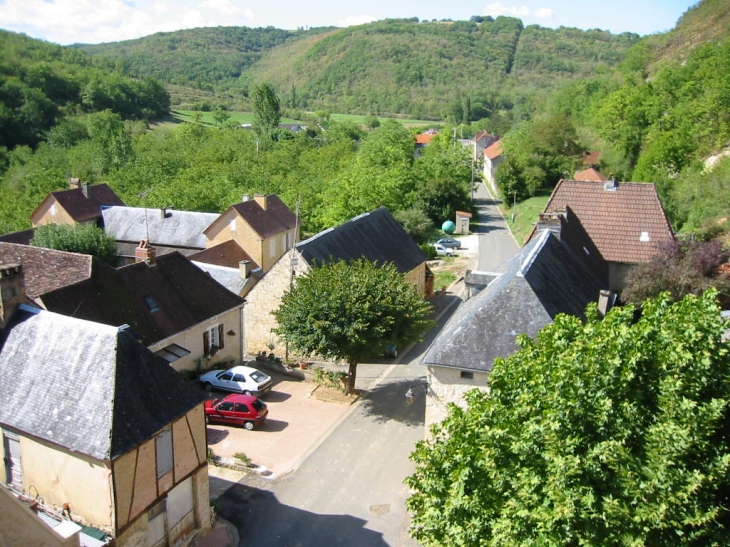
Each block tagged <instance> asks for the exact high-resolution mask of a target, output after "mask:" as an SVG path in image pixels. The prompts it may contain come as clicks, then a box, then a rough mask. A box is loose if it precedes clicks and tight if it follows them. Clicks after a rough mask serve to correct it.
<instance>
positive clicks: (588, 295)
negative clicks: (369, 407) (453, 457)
mask: <svg viewBox="0 0 730 547" xmlns="http://www.w3.org/2000/svg"><path fill="white" fill-rule="evenodd" d="M477 277H479V278H480V279H481V281H482V283H484V285H485V286H484V287H483V288H482V289H481V290H480V291H479V292H476V294H474V295H473V296H471V298H469V299H468V300H467V301H466V302H464V303H463V304H462V305H461V306H460V307H459V308H458V309H457V310H456V312H454V314H453V315H452V316H451V318H450V319H449V321H448V322H447V323H446V325H445V326H444V328H443V329H442V330H441V332H440V333H439V335H438V336H437V337H436V339H435V340H434V341H433V343H432V344H431V346H430V347H429V349H428V350H427V352H426V353H425V355H424V356H423V359H422V363H423V364H424V365H426V366H427V367H428V393H427V397H426V431H429V430H430V426H431V424H434V423H436V422H440V421H441V420H443V419H444V418H445V417H446V412H447V405H448V403H456V404H463V395H464V393H465V392H467V391H469V390H471V389H474V388H478V389H483V390H488V389H489V381H488V380H489V373H490V372H491V370H492V367H493V366H494V361H495V359H497V358H499V357H507V356H509V355H511V354H512V353H514V352H515V351H516V350H517V349H518V346H517V343H516V340H517V336H518V335H520V334H526V335H528V336H531V337H535V336H536V335H537V333H538V332H539V331H540V329H542V328H543V327H544V326H545V325H547V324H549V323H551V322H552V321H553V319H554V318H555V316H556V315H557V314H559V313H567V314H570V315H574V316H577V317H585V309H586V307H587V306H588V305H589V304H590V303H598V302H599V300H601V303H602V305H603V309H604V310H607V309H608V307H609V304H610V303H611V302H613V296H612V295H611V294H610V293H608V291H602V289H604V285H603V284H602V283H601V282H600V281H599V280H598V279H597V278H596V276H594V275H593V274H592V272H591V271H590V270H589V269H588V267H587V266H586V265H585V264H584V263H583V262H582V261H581V260H580V259H579V258H578V257H577V256H576V255H575V254H574V253H573V252H572V251H571V250H570V249H569V248H568V246H567V245H565V244H564V243H563V242H561V241H560V240H559V239H558V237H556V236H555V235H554V234H553V233H551V232H550V231H544V232H542V233H540V234H539V235H538V236H537V237H536V238H535V239H533V241H531V242H530V243H529V244H528V245H526V246H525V247H524V248H522V249H520V250H519V251H518V252H517V253H515V254H514V255H513V256H512V257H511V258H509V259H508V260H507V261H506V262H504V263H503V264H502V265H501V266H500V267H499V268H498V269H497V270H496V271H495V272H489V273H486V272H482V273H481V274H480V275H479V276H477Z"/></svg>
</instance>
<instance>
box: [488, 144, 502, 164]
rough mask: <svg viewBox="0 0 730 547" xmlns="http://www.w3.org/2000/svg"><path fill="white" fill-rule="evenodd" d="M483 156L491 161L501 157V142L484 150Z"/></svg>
mask: <svg viewBox="0 0 730 547" xmlns="http://www.w3.org/2000/svg"><path fill="white" fill-rule="evenodd" d="M484 155H485V156H486V157H487V158H489V159H490V160H493V159H494V158H497V157H499V156H501V155H502V141H497V142H495V143H494V144H492V145H491V146H489V147H487V148H486V149H485V150H484Z"/></svg>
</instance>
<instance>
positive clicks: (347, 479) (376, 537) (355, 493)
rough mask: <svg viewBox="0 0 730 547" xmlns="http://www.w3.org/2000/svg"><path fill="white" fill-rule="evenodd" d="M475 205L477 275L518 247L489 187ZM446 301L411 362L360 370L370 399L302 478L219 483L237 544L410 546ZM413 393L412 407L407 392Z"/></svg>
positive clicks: (406, 358) (304, 468)
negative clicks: (435, 344) (411, 493)
mask: <svg viewBox="0 0 730 547" xmlns="http://www.w3.org/2000/svg"><path fill="white" fill-rule="evenodd" d="M475 199H476V200H477V205H478V208H479V211H480V216H479V229H478V233H479V260H478V266H477V268H478V269H479V270H482V271H492V270H494V269H495V268H496V267H497V266H498V265H499V264H501V263H502V262H503V261H504V260H506V259H507V258H508V257H509V256H511V255H512V254H513V253H514V252H516V251H517V249H518V246H517V243H516V241H515V240H514V238H513V237H512V235H511V233H510V232H509V230H508V229H507V226H506V224H505V222H504V219H503V218H502V217H501V215H500V213H499V210H498V209H497V206H496V204H497V202H496V201H495V200H493V199H492V198H491V197H490V196H489V194H488V193H487V191H486V189H485V188H484V187H483V186H482V185H480V187H479V190H478V191H477V192H476V195H475ZM440 298H444V299H446V300H443V301H442V305H443V304H444V303H448V304H453V305H447V306H445V312H444V313H443V314H442V315H441V317H440V319H439V326H438V327H436V328H435V329H433V330H432V331H431V332H430V333H429V335H428V336H427V338H426V340H424V342H422V343H420V344H418V345H416V346H414V347H413V348H411V349H410V351H409V352H408V354H407V355H401V356H400V359H399V361H400V362H402V363H405V364H400V365H395V366H389V365H383V364H379V365H367V364H361V365H359V366H358V383H357V387H358V388H359V389H365V390H367V396H366V397H365V398H363V399H361V401H359V402H358V403H357V404H356V405H354V406H353V407H352V408H351V410H350V411H349V412H348V413H346V414H345V417H344V419H343V420H342V421H341V422H340V424H339V425H338V426H337V427H336V428H334V429H333V430H332V432H331V434H330V435H329V436H327V438H326V439H324V440H323V441H322V443H321V444H320V445H319V446H318V447H317V448H316V449H314V450H313V452H312V453H311V454H310V455H309V456H308V457H307V458H306V459H305V460H304V461H303V462H302V463H301V465H300V466H299V467H298V468H297V469H296V471H295V472H293V473H292V474H289V475H288V476H284V477H280V478H278V479H276V480H274V481H270V480H267V479H265V478H262V477H259V476H256V475H248V476H246V477H245V478H244V479H242V480H241V481H240V482H238V483H228V484H215V485H214V484H213V483H214V482H216V481H221V479H217V478H214V477H211V488H212V489H216V490H218V491H224V492H223V494H222V495H221V496H219V497H218V498H217V500H216V501H217V502H218V503H219V504H220V515H221V516H222V517H223V518H225V519H227V520H229V521H230V522H232V523H233V524H234V525H236V527H237V528H238V532H239V535H240V538H241V540H240V544H239V545H240V546H244V545H245V546H249V545H256V546H257V547H266V546H284V547H320V546H328V547H329V546H348V547H350V546H357V547H360V546H362V547H368V546H392V547H395V546H404V547H413V546H417V545H418V543H417V542H415V541H414V540H412V539H411V538H409V536H408V524H409V519H408V515H407V512H406V509H405V500H406V498H407V497H408V491H407V488H406V486H405V485H404V484H403V479H404V478H405V477H406V476H408V475H409V474H410V473H411V472H412V471H413V469H414V467H413V464H412V463H411V462H410V460H409V455H410V453H411V452H412V451H413V448H414V446H415V444H416V443H417V442H418V441H419V440H421V439H423V437H424V434H425V431H424V417H425V389H426V367H424V366H423V365H420V364H419V362H420V358H421V355H422V354H423V352H425V350H426V349H427V347H428V345H429V344H430V343H431V341H432V340H433V338H434V337H435V336H436V334H437V333H438V332H439V330H440V328H441V327H442V326H443V324H444V323H445V321H446V320H447V319H448V317H449V316H450V315H451V313H453V311H454V310H455V309H456V304H457V303H458V302H460V299H459V298H458V297H456V296H452V295H448V294H447V295H445V296H442V297H440ZM409 387H414V391H415V399H414V401H413V402H412V403H411V404H408V402H407V400H406V397H405V393H406V391H407V390H408V388H409Z"/></svg>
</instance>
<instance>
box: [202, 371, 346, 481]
mask: <svg viewBox="0 0 730 547" xmlns="http://www.w3.org/2000/svg"><path fill="white" fill-rule="evenodd" d="M265 372H266V373H267V374H268V375H270V376H271V377H272V379H273V380H274V388H273V389H272V390H271V392H269V393H268V394H266V395H264V396H263V397H262V400H263V401H264V402H265V403H266V405H267V406H268V407H269V415H268V416H267V418H266V421H265V422H264V423H263V424H262V425H261V426H259V427H258V428H255V429H254V430H252V431H247V430H245V429H243V428H242V427H234V426H225V425H208V446H209V447H210V448H211V449H212V450H213V452H215V454H216V455H217V456H223V457H233V456H234V455H235V454H236V453H239V452H243V453H244V454H246V456H248V457H249V458H250V459H251V462H252V463H255V464H257V465H261V466H264V467H266V468H267V469H268V470H269V471H271V472H272V475H271V478H276V477H280V476H282V475H285V474H287V473H288V472H290V471H293V470H294V469H296V468H297V467H298V465H299V464H300V463H301V460H303V459H304V458H305V457H306V455H307V454H308V453H309V452H310V451H311V450H313V449H314V448H316V446H317V445H318V443H319V442H320V441H321V439H323V438H324V437H325V436H326V435H327V434H328V432H329V431H330V429H331V428H333V427H334V426H335V425H336V424H337V423H338V422H339V420H340V419H341V418H342V417H343V415H344V414H345V412H347V411H348V410H349V409H350V406H349V405H345V404H340V403H334V402H324V401H318V400H315V399H313V398H310V397H309V395H310V393H311V392H312V390H313V389H314V388H315V387H316V384H314V383H311V382H304V381H298V380H292V379H290V378H288V377H287V376H284V375H281V374H277V373H275V372H271V371H269V370H266V371H265ZM225 395H226V393H222V392H216V393H215V396H216V397H224V396H225ZM211 474H212V475H214V474H215V468H213V467H211Z"/></svg>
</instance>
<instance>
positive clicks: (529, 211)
mask: <svg viewBox="0 0 730 547" xmlns="http://www.w3.org/2000/svg"><path fill="white" fill-rule="evenodd" d="M549 199H550V191H549V190H548V191H545V192H543V193H542V194H541V195H538V196H535V197H533V198H530V199H527V200H525V201H522V202H519V203H517V205H516V206H514V207H513V206H512V204H511V203H510V204H507V203H504V202H503V203H502V204H501V205H500V206H499V207H500V209H501V210H502V213H503V214H504V218H505V219H506V220H507V225H508V226H509V229H510V230H512V233H513V234H514V236H515V238H516V239H517V242H518V243H519V244H520V245H524V243H525V238H526V237H527V236H528V234H529V233H530V230H532V226H533V224H534V223H535V222H537V218H538V216H539V215H540V213H541V212H542V211H543V209H544V208H545V204H546V203H547V202H548V200H549Z"/></svg>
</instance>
